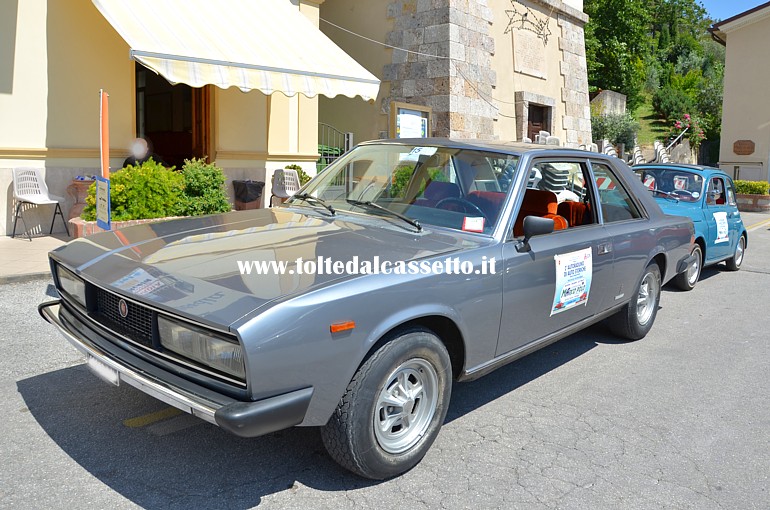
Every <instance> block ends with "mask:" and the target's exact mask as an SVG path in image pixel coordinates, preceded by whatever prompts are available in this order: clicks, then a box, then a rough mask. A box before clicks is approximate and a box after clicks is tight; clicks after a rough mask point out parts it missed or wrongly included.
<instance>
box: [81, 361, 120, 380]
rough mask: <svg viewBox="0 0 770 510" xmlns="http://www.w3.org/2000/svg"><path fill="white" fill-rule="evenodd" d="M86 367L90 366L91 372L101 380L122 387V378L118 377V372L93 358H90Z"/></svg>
mask: <svg viewBox="0 0 770 510" xmlns="http://www.w3.org/2000/svg"><path fill="white" fill-rule="evenodd" d="M86 365H88V368H89V369H90V370H91V372H93V373H94V375H95V376H97V377H98V378H99V379H101V380H103V381H105V382H108V383H110V384H113V385H115V386H120V376H119V375H118V371H117V370H115V369H113V368H110V367H108V366H107V365H105V364H104V363H102V362H101V361H99V360H98V359H96V358H94V357H93V356H88V359H87V360H86Z"/></svg>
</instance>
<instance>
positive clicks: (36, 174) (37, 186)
mask: <svg viewBox="0 0 770 510" xmlns="http://www.w3.org/2000/svg"><path fill="white" fill-rule="evenodd" d="M13 198H14V200H16V210H15V214H14V218H13V233H12V234H11V237H16V222H17V221H18V220H19V218H21V223H22V225H24V233H25V234H27V238H29V240H30V241H32V236H31V235H30V233H29V229H28V228H27V223H26V222H25V221H24V216H23V214H22V213H23V211H22V210H21V206H22V205H23V204H32V205H55V206H56V207H55V208H54V212H53V218H52V219H51V229H50V231H49V232H48V234H49V235H50V234H52V233H53V224H54V222H55V221H56V215H57V214H58V215H59V216H61V220H62V223H64V230H65V231H66V232H67V235H69V234H70V231H69V228H67V222H66V221H65V219H64V214H63V213H62V210H61V206H60V205H59V202H62V201H63V200H64V199H63V198H62V197H57V196H55V195H51V194H49V193H48V186H46V184H45V180H44V179H43V175H42V174H41V173H40V169H39V168H14V169H13Z"/></svg>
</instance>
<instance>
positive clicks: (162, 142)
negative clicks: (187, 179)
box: [136, 62, 211, 168]
mask: <svg viewBox="0 0 770 510" xmlns="http://www.w3.org/2000/svg"><path fill="white" fill-rule="evenodd" d="M136 133H137V136H139V137H142V138H145V139H147V141H148V143H149V144H150V146H151V150H152V152H154V153H155V154H157V155H158V156H159V157H160V159H162V160H163V162H164V163H165V164H167V165H168V166H175V167H176V168H181V167H182V165H184V160H185V159H190V158H192V157H196V158H205V157H208V156H209V149H210V141H211V89H210V86H208V85H207V86H205V87H202V88H192V87H190V86H189V85H185V84H183V83H180V84H177V85H172V84H171V83H169V82H168V81H167V80H166V79H165V78H163V77H162V76H160V75H159V74H156V73H155V72H154V71H152V70H150V69H147V68H146V67H144V66H143V65H141V64H139V63H138V62H137V63H136Z"/></svg>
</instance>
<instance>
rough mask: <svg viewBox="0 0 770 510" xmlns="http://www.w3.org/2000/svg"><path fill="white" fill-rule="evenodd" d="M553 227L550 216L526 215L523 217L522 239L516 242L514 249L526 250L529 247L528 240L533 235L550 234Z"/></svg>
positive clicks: (518, 250)
mask: <svg viewBox="0 0 770 510" xmlns="http://www.w3.org/2000/svg"><path fill="white" fill-rule="evenodd" d="M553 229H554V221H553V220H552V219H551V218H541V217H539V216H527V217H525V218H524V240H523V241H519V242H517V243H516V251H517V252H519V253H521V252H527V251H529V250H530V249H531V247H530V246H529V240H530V239H532V238H533V237H534V236H541V235H545V234H550V233H551V232H553Z"/></svg>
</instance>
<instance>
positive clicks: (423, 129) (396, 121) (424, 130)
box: [390, 102, 431, 138]
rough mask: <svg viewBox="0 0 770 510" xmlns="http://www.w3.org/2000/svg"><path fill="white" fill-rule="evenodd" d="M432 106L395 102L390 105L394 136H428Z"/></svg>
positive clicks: (391, 131) (391, 133)
mask: <svg viewBox="0 0 770 510" xmlns="http://www.w3.org/2000/svg"><path fill="white" fill-rule="evenodd" d="M430 115H431V108H429V107H427V106H419V105H412V104H406V103H397V102H394V103H393V104H391V106H390V117H391V123H390V136H391V137H392V138H428V137H429V136H431V133H430Z"/></svg>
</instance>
